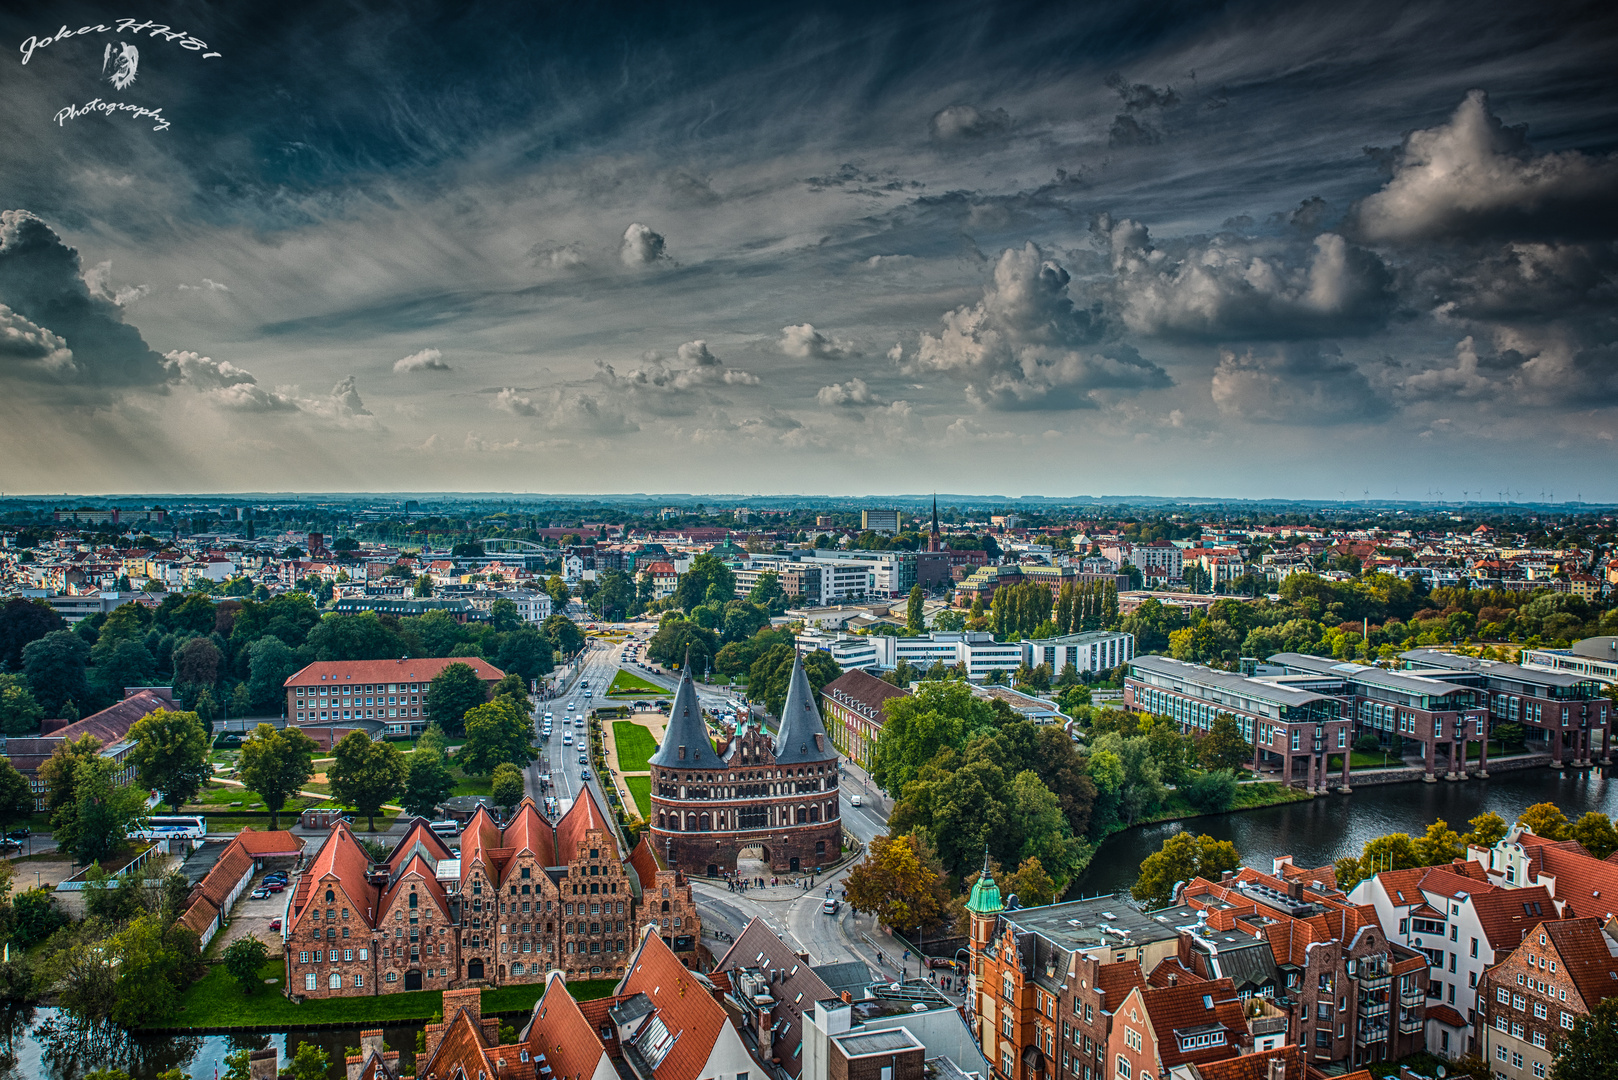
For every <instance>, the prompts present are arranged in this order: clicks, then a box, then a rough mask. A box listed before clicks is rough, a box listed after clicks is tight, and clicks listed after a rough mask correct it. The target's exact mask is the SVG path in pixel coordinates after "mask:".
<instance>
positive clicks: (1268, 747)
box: [1124, 656, 1353, 792]
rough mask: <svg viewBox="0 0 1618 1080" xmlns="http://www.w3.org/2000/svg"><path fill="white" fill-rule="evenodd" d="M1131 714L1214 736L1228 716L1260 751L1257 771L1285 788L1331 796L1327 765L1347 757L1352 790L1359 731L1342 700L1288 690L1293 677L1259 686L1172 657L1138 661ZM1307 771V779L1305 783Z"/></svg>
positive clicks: (1128, 687)
mask: <svg viewBox="0 0 1618 1080" xmlns="http://www.w3.org/2000/svg"><path fill="white" fill-rule="evenodd" d="M1124 707H1125V708H1128V709H1135V710H1138V711H1141V712H1149V713H1153V714H1155V715H1158V716H1167V717H1169V718H1170V719H1172V720H1174V721H1175V722H1176V723H1178V724H1179V725H1180V729H1181V730H1182V731H1187V732H1196V731H1207V730H1208V729H1209V728H1210V727H1211V726H1212V725H1213V722H1214V720H1215V719H1216V718H1218V717H1219V715H1220V714H1222V713H1229V714H1230V715H1231V716H1233V717H1235V718H1236V721H1237V723H1238V724H1240V725H1241V728H1242V736H1243V738H1245V739H1246V740H1247V741H1248V742H1249V743H1251V744H1252V745H1253V768H1254V770H1255V771H1261V770H1262V769H1263V768H1264V766H1265V765H1267V764H1268V765H1272V766H1276V765H1278V766H1279V769H1280V773H1281V779H1282V781H1283V782H1285V783H1298V782H1300V781H1301V782H1302V785H1303V787H1304V788H1305V789H1306V790H1310V791H1315V792H1324V791H1326V790H1327V788H1328V787H1329V785H1330V778H1329V777H1328V776H1327V775H1326V762H1327V759H1328V758H1329V757H1330V756H1331V755H1333V754H1339V755H1341V757H1342V761H1343V766H1342V776H1341V779H1340V782H1339V784H1340V788H1342V789H1347V787H1348V766H1349V758H1350V755H1349V753H1348V748H1349V743H1350V741H1351V733H1352V728H1353V724H1352V721H1351V720H1350V718H1349V716H1348V715H1347V711H1346V708H1345V706H1344V702H1343V699H1342V698H1340V697H1337V696H1334V695H1331V694H1325V693H1320V692H1319V691H1316V690H1311V689H1307V688H1305V687H1300V686H1294V685H1289V684H1288V682H1287V681H1286V677H1284V676H1282V677H1266V678H1254V677H1250V676H1246V675H1239V674H1236V673H1235V672H1230V671H1219V670H1216V669H1214V668H1210V667H1204V666H1203V665H1201V664H1188V663H1186V662H1184V661H1182V660H1173V659H1170V658H1169V657H1166V656H1137V657H1135V659H1133V660H1131V661H1130V662H1129V674H1128V676H1127V677H1126V678H1125V679H1124ZM1300 768H1301V775H1300Z"/></svg>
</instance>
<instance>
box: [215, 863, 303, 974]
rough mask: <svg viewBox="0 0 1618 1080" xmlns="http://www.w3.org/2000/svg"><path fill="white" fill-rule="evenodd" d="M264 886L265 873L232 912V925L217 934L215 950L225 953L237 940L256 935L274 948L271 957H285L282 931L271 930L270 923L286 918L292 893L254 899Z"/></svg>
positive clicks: (243, 895)
mask: <svg viewBox="0 0 1618 1080" xmlns="http://www.w3.org/2000/svg"><path fill="white" fill-rule="evenodd" d="M263 883H264V875H263V874H257V875H254V877H253V883H252V885H250V886H249V887H248V888H247V890H246V891H244V892H243V893H242V895H241V898H240V899H239V900H237V901H236V906H235V907H234V908H232V909H231V911H230V925H228V926H226V927H225V928H224V929H222V930H220V931H219V934H218V935H217V936H218V938H219V944H218V945H217V946H214V948H216V949H218V950H220V951H223V950H224V949H227V948H229V947H230V943H231V942H233V941H235V940H236V939H237V938H242V937H246V936H247V935H248V934H254V935H256V936H257V937H258V939H259V940H260V941H262V942H264V944H266V945H268V946H269V947H270V955H271V956H280V955H281V931H280V930H271V929H270V923H271V922H273V921H274V920H276V919H280V918H283V917H284V916H285V914H286V907H287V903H288V901H289V900H290V898H291V896H292V892H291V890H285V891H282V892H278V893H271V894H270V895H269V896H268V897H267V898H265V899H263V900H254V899H253V890H255V889H257V888H259V886H261V885H262V884H263Z"/></svg>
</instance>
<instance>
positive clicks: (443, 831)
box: [427, 819, 461, 840]
mask: <svg viewBox="0 0 1618 1080" xmlns="http://www.w3.org/2000/svg"><path fill="white" fill-rule="evenodd" d="M427 827H428V828H429V829H431V830H432V831H433V834H434V835H436V836H437V837H439V839H442V840H451V839H454V838H455V837H457V836H459V835H460V834H461V823H460V822H459V821H453V820H448V819H446V820H444V821H434V822H430V823H429V824H428V826H427Z"/></svg>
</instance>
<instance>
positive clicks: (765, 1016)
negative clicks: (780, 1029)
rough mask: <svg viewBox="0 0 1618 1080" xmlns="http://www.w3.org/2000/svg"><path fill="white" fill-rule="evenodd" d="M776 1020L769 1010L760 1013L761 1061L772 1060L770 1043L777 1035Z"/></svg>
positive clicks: (759, 1050) (759, 1047)
mask: <svg viewBox="0 0 1618 1080" xmlns="http://www.w3.org/2000/svg"><path fill="white" fill-rule="evenodd" d="M774 1027H775V1020H774V1018H773V1017H772V1016H771V1015H770V1013H769V1012H768V1011H767V1010H764V1009H760V1010H759V1011H758V1057H759V1060H760V1061H763V1062H768V1061H769V1060H770V1058H771V1056H772V1055H771V1053H770V1042H771V1037H772V1036H773V1035H774V1034H775V1030H774Z"/></svg>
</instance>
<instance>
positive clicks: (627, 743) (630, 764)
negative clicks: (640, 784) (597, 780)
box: [612, 720, 657, 772]
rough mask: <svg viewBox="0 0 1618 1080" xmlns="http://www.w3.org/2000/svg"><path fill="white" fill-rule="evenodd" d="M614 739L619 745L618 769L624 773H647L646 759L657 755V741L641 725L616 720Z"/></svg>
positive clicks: (613, 725)
mask: <svg viewBox="0 0 1618 1080" xmlns="http://www.w3.org/2000/svg"><path fill="white" fill-rule="evenodd" d="M612 738H613V741H614V742H615V743H616V744H617V745H618V768H619V769H620V770H621V771H623V772H645V771H646V770H647V769H648V768H650V767H651V766H649V765H647V763H646V759H647V758H649V757H651V756H652V755H653V754H655V753H657V740H656V739H654V738H652V733H651V732H650V731H647V730H646V729H645V728H643V727H641V726H640V725H639V724H636V723H632V722H630V721H628V720H614V721H613V723H612Z"/></svg>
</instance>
